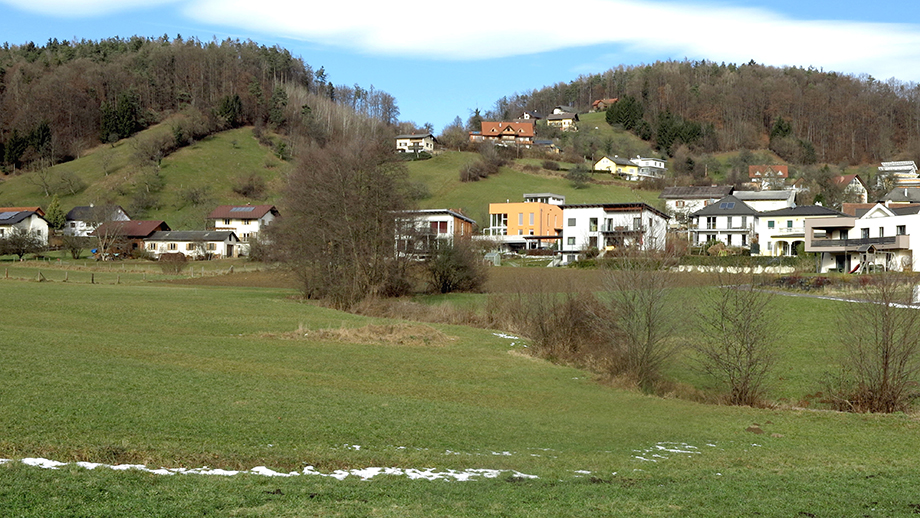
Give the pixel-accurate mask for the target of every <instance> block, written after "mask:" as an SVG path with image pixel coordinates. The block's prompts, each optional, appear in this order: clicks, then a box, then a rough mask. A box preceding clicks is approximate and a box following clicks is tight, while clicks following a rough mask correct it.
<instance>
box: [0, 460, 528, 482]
mask: <svg viewBox="0 0 920 518" xmlns="http://www.w3.org/2000/svg"><path fill="white" fill-rule="evenodd" d="M10 462H14V461H13V460H11V459H0V465H2V464H7V463H10ZM20 462H22V463H23V464H25V465H27V466H34V467H38V468H43V469H60V468H62V467H65V466H69V465H70V464H68V463H66V462H58V461H55V460H49V459H42V458H25V459H22V460H21V461H20ZM73 465H75V466H78V467H81V468H84V469H99V468H107V469H111V470H115V471H127V470H136V471H143V472H145V473H152V474H154V475H216V476H223V477H230V476H235V475H259V476H263V477H298V476H308V475H313V476H319V477H331V478H335V479H337V480H345V479H346V478H348V477H358V478H359V479H361V480H370V479H372V478H374V477H377V476H380V475H389V476H404V477H407V478H409V479H410V480H453V481H460V482H466V481H471V480H476V479H479V478H498V477H500V476H502V474H505V473H507V474H510V475H511V476H513V477H516V478H529V479H535V478H539V477H537V476H536V475H528V474H526V473H521V472H519V471H515V470H499V469H466V470H463V471H456V470H452V469H450V470H447V471H436V470H434V469H432V468H429V469H402V468H363V469H351V470H336V471H333V472H332V473H322V472H319V471H317V470H316V469H315V468H314V467H313V466H307V467H305V468H304V469H303V471H292V472H289V473H282V472H279V471H275V470H273V469H270V468H267V467H265V466H256V467H254V468H252V469H250V470H248V471H233V470H226V469H212V468H208V467H207V466H205V467H201V468H191V469H189V468H159V469H151V468H148V467H147V466H144V465H143V464H117V465H111V464H99V463H96V462H76V463H73Z"/></svg>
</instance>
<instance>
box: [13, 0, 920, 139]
mask: <svg viewBox="0 0 920 518" xmlns="http://www.w3.org/2000/svg"><path fill="white" fill-rule="evenodd" d="M504 4H507V5H503V4H500V3H495V4H483V3H472V4H471V3H469V2H454V1H445V2H440V3H430V2H429V3H425V2H422V3H417V4H413V3H411V2H410V3H406V2H401V3H398V4H397V3H394V2H380V1H379V0H351V1H348V2H341V1H340V2H335V1H329V0H324V1H322V2H316V1H303V0H300V1H293V0H276V1H273V2H264V3H263V2H253V1H251V0H0V39H2V40H3V41H6V42H9V43H11V44H22V43H25V42H28V41H33V42H35V43H36V44H43V43H44V42H47V41H48V39H50V38H57V39H59V40H64V39H73V38H76V39H82V38H87V39H100V38H107V37H112V36H121V37H128V36H132V35H135V34H136V35H141V36H161V35H163V34H167V35H169V36H170V37H171V38H174V37H175V36H176V35H178V34H181V35H182V36H183V37H190V36H196V37H198V38H199V39H201V40H211V39H212V38H215V37H216V38H217V39H225V38H227V37H230V38H234V39H236V38H239V39H243V40H245V39H252V40H253V41H256V42H259V43H261V44H265V45H275V44H278V45H281V46H283V47H285V48H287V49H289V50H290V51H291V52H292V53H293V54H294V55H296V56H300V57H302V58H303V59H304V61H306V62H307V63H308V64H310V66H312V67H313V68H314V69H318V68H319V67H320V66H323V67H325V69H326V72H327V73H328V76H329V79H330V80H331V81H333V82H334V83H336V84H348V85H353V84H355V83H357V84H360V85H361V86H362V87H365V88H366V87H368V86H370V85H372V84H373V85H374V87H375V88H378V89H382V90H385V91H387V92H389V93H390V94H392V95H393V96H395V97H396V99H397V103H398V105H399V108H400V119H401V120H411V121H414V122H416V123H417V124H419V125H421V124H424V123H426V122H430V123H432V124H433V125H434V127H435V130H436V131H440V130H441V128H443V127H444V126H445V125H446V124H448V123H450V122H451V121H452V120H453V119H454V117H456V116H460V117H461V118H462V119H463V120H466V119H467V117H469V115H470V111H471V110H472V109H473V108H481V109H483V110H485V109H488V108H490V107H491V106H492V105H493V103H494V102H495V100H496V99H498V98H500V97H502V96H504V95H512V94H514V93H515V92H526V91H530V90H532V89H536V88H540V87H542V86H545V85H550V84H554V83H557V82H568V81H571V80H573V79H575V78H576V77H578V75H580V74H591V73H599V72H603V71H605V70H607V69H609V68H613V67H616V66H618V65H620V64H624V65H637V64H643V63H650V62H654V61H656V60H659V59H678V60H679V59H684V58H690V59H709V60H712V61H716V62H722V61H725V62H735V63H746V62H748V61H750V60H751V59H754V60H755V61H757V62H758V63H765V64H768V65H776V66H784V65H795V66H805V67H808V66H813V67H816V68H823V69H824V70H834V71H838V72H844V73H849V74H856V75H858V74H862V73H866V74H870V75H872V76H873V77H875V78H877V79H883V80H884V79H888V78H891V77H895V78H898V79H900V80H904V81H917V82H920V2H916V1H906V0H905V1H881V2H874V3H869V2H865V1H864V0H863V1H859V2H857V1H852V0H837V1H830V0H772V1H767V0H722V1H705V0H703V1H681V2H666V1H659V0H567V1H564V2H559V1H549V0H532V1H531V2H529V3H526V4H524V3H519V2H514V3H512V2H506V3H504ZM394 5H395V6H397V7H394ZM415 6H417V7H415Z"/></svg>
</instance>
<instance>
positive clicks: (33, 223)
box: [0, 210, 48, 246]
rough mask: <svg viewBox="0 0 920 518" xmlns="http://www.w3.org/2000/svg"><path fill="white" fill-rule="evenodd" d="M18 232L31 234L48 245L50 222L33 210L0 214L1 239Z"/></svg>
mask: <svg viewBox="0 0 920 518" xmlns="http://www.w3.org/2000/svg"><path fill="white" fill-rule="evenodd" d="M17 229H18V230H20V231H25V232H29V233H31V234H33V235H35V236H36V237H38V238H39V239H41V242H42V244H44V245H46V246H47V245H48V221H46V220H45V218H43V217H41V216H39V215H38V213H37V212H34V211H31V210H19V211H7V212H0V239H5V238H8V237H9V236H10V235H11V234H12V233H13V232H16V231H17Z"/></svg>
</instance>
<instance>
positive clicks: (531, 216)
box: [530, 212, 533, 225]
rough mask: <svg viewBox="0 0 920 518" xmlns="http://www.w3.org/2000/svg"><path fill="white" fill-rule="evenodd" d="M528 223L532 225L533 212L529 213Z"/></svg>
mask: <svg viewBox="0 0 920 518" xmlns="http://www.w3.org/2000/svg"><path fill="white" fill-rule="evenodd" d="M530 224H531V225H533V212H531V213H530Z"/></svg>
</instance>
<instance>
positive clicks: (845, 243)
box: [806, 235, 909, 251]
mask: <svg viewBox="0 0 920 518" xmlns="http://www.w3.org/2000/svg"><path fill="white" fill-rule="evenodd" d="M868 245H875V246H877V247H880V248H888V249H891V248H907V247H908V246H909V236H906V235H902V236H887V237H870V238H862V239H813V240H812V241H811V246H810V247H809V248H812V249H814V248H824V249H826V248H836V249H838V250H841V251H843V250H856V249H857V248H859V247H861V246H868ZM891 245H894V246H891ZM806 251H807V250H806Z"/></svg>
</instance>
